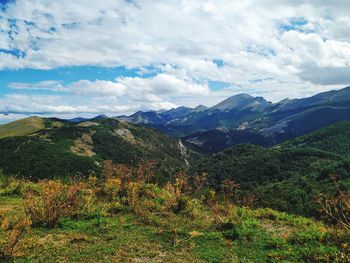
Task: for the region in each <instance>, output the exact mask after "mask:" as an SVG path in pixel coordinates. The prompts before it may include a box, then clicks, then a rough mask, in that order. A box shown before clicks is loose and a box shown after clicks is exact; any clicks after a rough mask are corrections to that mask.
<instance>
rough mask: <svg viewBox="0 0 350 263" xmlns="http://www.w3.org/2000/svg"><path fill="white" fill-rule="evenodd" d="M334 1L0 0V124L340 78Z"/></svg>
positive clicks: (296, 87) (348, 52) (276, 96)
mask: <svg viewBox="0 0 350 263" xmlns="http://www.w3.org/2000/svg"><path fill="white" fill-rule="evenodd" d="M349 13H350V5H349V4H348V2H347V1H344V0H335V1H324V0H313V1H311V0H310V1H307V0H305V1H297V0H290V1H278V0H245V1H238V0H201V1H199V0H198V1H183V0H169V1H147V0H135V1H125V0H117V1H116V0H105V1H90V2H89V3H88V4H87V1H83V0H76V1H68V0H61V1H51V0H39V1H34V0H13V1H4V0H0V123H3V122H8V121H11V120H14V119H18V118H22V117H25V116H30V115H40V116H57V117H73V116H78V115H79V116H93V115H97V114H101V113H104V114H107V115H110V116H114V115H121V114H130V113H133V112H135V111H138V110H149V109H155V110H158V109H163V108H172V107H177V106H181V105H185V106H196V105H198V104H205V105H208V106H210V105H213V104H215V103H217V102H219V101H220V100H223V99H225V98H226V97H229V96H232V95H235V94H238V93H243V92H244V93H249V94H251V95H256V96H264V97H265V98H267V99H268V100H271V101H279V100H281V99H284V98H286V97H289V98H300V97H305V96H310V95H313V94H316V93H318V92H322V91H326V90H330V89H339V88H342V87H345V86H348V85H349V83H350V27H349V24H350V16H349Z"/></svg>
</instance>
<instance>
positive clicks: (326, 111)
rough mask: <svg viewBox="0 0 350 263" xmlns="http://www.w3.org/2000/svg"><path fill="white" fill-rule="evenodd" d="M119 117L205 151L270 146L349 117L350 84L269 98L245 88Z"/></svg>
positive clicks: (349, 118)
mask: <svg viewBox="0 0 350 263" xmlns="http://www.w3.org/2000/svg"><path fill="white" fill-rule="evenodd" d="M116 118H117V119H118V120H121V121H125V122H129V123H133V124H141V125H145V126H150V127H153V128H156V129H158V130H160V131H162V132H165V133H167V134H169V135H172V136H175V137H178V138H182V139H184V140H185V141H187V142H189V143H191V144H193V145H195V146H196V147H198V148H199V149H201V150H202V151H204V152H207V153H214V152H219V151H221V150H223V149H225V148H228V147H231V146H233V145H236V144H239V143H253V144H258V145H261V146H271V145H274V144H278V143H281V142H283V141H286V140H288V139H291V138H295V137H297V136H300V135H303V134H306V133H309V132H312V131H315V130H317V129H319V128H322V127H325V126H328V125H331V124H334V123H336V122H339V121H343V120H350V87H346V88H343V89H340V90H332V91H328V92H323V93H319V94H317V95H314V96H312V97H307V98H302V99H284V100H282V101H280V102H277V103H272V102H269V101H267V100H265V99H264V98H262V97H253V96H250V95H248V94H244V93H243V94H238V95H234V96H232V97H230V98H228V99H226V100H224V101H222V102H220V103H218V104H217V105H214V106H213V107H205V106H203V105H200V106H198V107H195V108H189V107H183V106H182V107H178V108H174V109H171V110H163V111H146V112H143V111H139V112H136V113H134V114H132V115H130V116H119V117H116Z"/></svg>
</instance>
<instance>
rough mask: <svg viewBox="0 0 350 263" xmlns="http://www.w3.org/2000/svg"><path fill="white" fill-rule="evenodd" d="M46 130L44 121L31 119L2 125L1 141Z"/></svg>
mask: <svg viewBox="0 0 350 263" xmlns="http://www.w3.org/2000/svg"><path fill="white" fill-rule="evenodd" d="M44 128H45V122H44V119H42V118H39V117H29V118H25V119H21V120H18V121H14V122H11V123H8V124H4V125H0V139H1V138H6V137H13V136H24V135H28V134H31V133H34V132H37V131H40V130H42V129H44Z"/></svg>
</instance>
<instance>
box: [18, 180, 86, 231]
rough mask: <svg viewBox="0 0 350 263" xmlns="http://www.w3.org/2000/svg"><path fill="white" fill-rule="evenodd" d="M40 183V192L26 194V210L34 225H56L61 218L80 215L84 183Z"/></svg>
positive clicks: (47, 181) (48, 181)
mask: <svg viewBox="0 0 350 263" xmlns="http://www.w3.org/2000/svg"><path fill="white" fill-rule="evenodd" d="M38 185H39V192H37V193H35V192H27V193H25V194H24V199H25V200H24V206H25V211H26V213H27V215H28V216H29V217H30V219H31V220H32V222H33V224H34V225H41V226H47V227H55V226H56V225H57V223H58V221H59V219H60V218H63V217H71V216H74V215H78V214H79V212H80V211H81V210H82V208H83V206H84V202H83V198H82V194H83V188H82V185H80V184H75V185H65V184H63V183H61V182H57V181H51V180H44V181H40V182H39V183H38Z"/></svg>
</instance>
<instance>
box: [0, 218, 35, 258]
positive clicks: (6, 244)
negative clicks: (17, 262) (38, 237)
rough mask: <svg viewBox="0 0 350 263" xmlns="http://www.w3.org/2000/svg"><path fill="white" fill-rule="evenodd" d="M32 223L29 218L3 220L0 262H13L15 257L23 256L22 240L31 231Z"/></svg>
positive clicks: (0, 239) (0, 231) (0, 238)
mask: <svg viewBox="0 0 350 263" xmlns="http://www.w3.org/2000/svg"><path fill="white" fill-rule="evenodd" d="M31 224H32V222H31V220H30V219H29V218H28V217H24V218H15V219H11V220H10V219H9V218H7V217H6V218H3V219H2V220H1V229H0V233H1V237H0V261H1V262H3V261H9V262H11V261H12V260H13V258H14V257H15V256H20V255H21V250H22V249H21V248H22V245H21V239H22V237H23V235H24V234H25V233H27V232H28V231H29V230H30V226H31Z"/></svg>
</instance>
